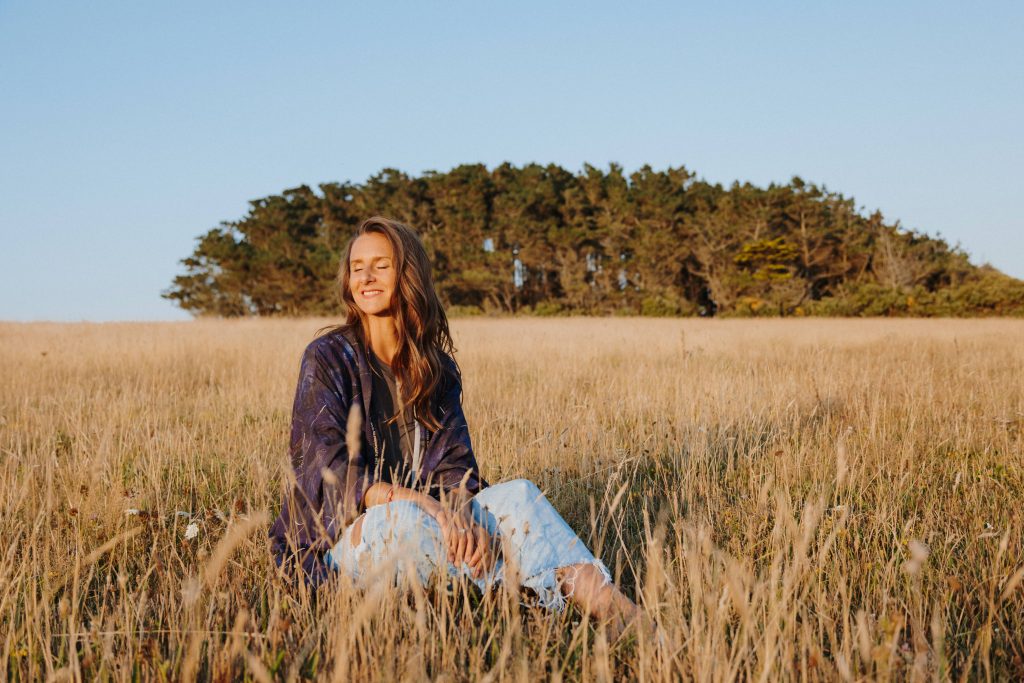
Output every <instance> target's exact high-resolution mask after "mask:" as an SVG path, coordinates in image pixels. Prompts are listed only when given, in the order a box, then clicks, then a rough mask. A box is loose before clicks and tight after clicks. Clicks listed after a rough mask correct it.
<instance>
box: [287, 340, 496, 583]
mask: <svg viewBox="0 0 1024 683" xmlns="http://www.w3.org/2000/svg"><path fill="white" fill-rule="evenodd" d="M444 358H445V362H446V366H447V367H446V368H445V373H444V378H443V380H442V381H441V382H440V383H439V385H438V389H437V392H436V394H435V396H434V400H433V405H434V406H435V410H434V415H435V417H436V418H437V419H438V421H439V422H440V424H441V427H440V429H438V430H437V431H435V432H432V433H429V436H428V438H427V441H426V446H425V449H424V451H423V456H422V461H421V465H420V470H419V485H420V486H422V487H423V489H424V490H425V491H426V492H428V493H430V495H432V496H434V497H438V496H439V495H440V492H441V490H445V491H447V490H450V489H452V488H455V487H457V486H459V484H460V483H461V482H462V481H463V479H465V481H466V487H467V488H468V489H469V490H470V491H471V492H472V493H477V492H478V491H480V490H481V489H482V488H484V487H486V486H487V482H486V481H484V480H483V478H482V477H481V476H480V469H479V467H478V466H477V462H476V458H475V457H474V455H473V446H472V444H471V443H470V439H469V427H468V426H467V424H466V416H465V415H464V414H463V412H462V396H461V395H462V383H461V380H460V378H459V376H458V370H457V367H456V365H455V362H454V361H453V360H452V359H451V358H450V357H448V356H445V357H444ZM372 388H373V381H372V376H371V374H370V366H369V364H368V362H367V357H366V351H365V349H364V347H363V345H362V343H361V342H359V341H358V339H357V338H356V335H355V332H354V331H353V330H350V329H347V328H346V329H344V330H340V331H335V332H331V333H329V334H325V335H324V336H322V337H318V338H316V339H314V340H313V341H312V342H310V344H309V345H308V346H307V347H306V350H305V352H304V353H303V356H302V365H301V367H300V369H299V383H298V388H297V389H296V391H295V404H294V406H293V409H292V430H291V448H290V451H291V463H292V468H293V470H294V474H295V480H296V485H295V486H294V487H293V488H291V490H290V491H287V492H286V493H285V496H284V502H283V504H282V506H281V515H280V516H279V517H278V518H277V520H275V521H274V524H273V525H272V526H271V527H270V538H271V545H272V548H273V552H274V559H275V561H276V562H277V564H278V566H281V567H282V568H284V569H286V570H294V569H295V568H296V565H298V566H301V569H302V572H303V574H304V576H305V579H306V581H307V582H308V583H309V584H310V585H312V586H313V587H316V586H318V585H319V584H320V583H321V582H322V581H323V580H324V579H325V578H326V577H327V575H328V571H329V569H328V567H327V566H326V564H325V563H324V553H325V552H326V551H328V550H330V549H331V547H333V545H334V544H335V543H336V542H337V539H338V538H339V537H340V535H341V532H342V531H343V530H344V528H345V526H346V524H348V523H350V522H351V521H352V520H351V517H352V516H353V515H354V514H355V513H357V512H361V511H362V510H363V495H364V494H365V493H366V491H367V489H369V488H370V486H371V485H372V484H373V483H374V481H375V479H374V477H375V472H376V469H377V468H376V465H377V462H378V459H379V457H380V444H381V434H380V428H379V420H380V419H381V416H376V415H372V414H371V411H370V406H371V402H370V399H371V392H372ZM353 401H355V402H356V405H358V406H359V407H360V408H361V410H362V414H363V416H364V419H363V426H362V434H361V435H360V436H361V438H360V452H359V457H358V458H356V459H351V458H349V453H348V448H347V446H346V439H345V428H346V423H347V421H348V415H349V408H350V406H351V405H352V402H353ZM367 415H369V418H370V419H365V417H366V416H367ZM325 470H327V471H328V472H327V473H325ZM332 475H333V476H332ZM345 511H347V514H346V512H345ZM346 516H348V517H349V519H345V517H346Z"/></svg>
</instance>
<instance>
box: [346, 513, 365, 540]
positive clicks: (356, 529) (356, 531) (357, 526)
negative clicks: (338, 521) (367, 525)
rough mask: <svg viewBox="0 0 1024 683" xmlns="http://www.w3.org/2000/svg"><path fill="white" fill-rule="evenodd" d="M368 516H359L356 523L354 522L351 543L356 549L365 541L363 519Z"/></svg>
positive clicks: (350, 536)
mask: <svg viewBox="0 0 1024 683" xmlns="http://www.w3.org/2000/svg"><path fill="white" fill-rule="evenodd" d="M365 517H366V515H359V516H358V517H356V521H354V522H352V533H351V534H350V535H349V542H350V543H351V544H352V547H353V548H355V547H356V546H357V545H359V543H360V542H362V540H363V519H364V518H365Z"/></svg>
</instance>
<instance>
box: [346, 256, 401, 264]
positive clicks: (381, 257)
mask: <svg viewBox="0 0 1024 683" xmlns="http://www.w3.org/2000/svg"><path fill="white" fill-rule="evenodd" d="M381 259H388V260H390V259H391V257H390V256H374V257H372V258H371V259H370V260H371V261H380V260H381ZM362 262H363V259H361V258H354V259H352V260H351V261H349V263H350V264H352V263H362Z"/></svg>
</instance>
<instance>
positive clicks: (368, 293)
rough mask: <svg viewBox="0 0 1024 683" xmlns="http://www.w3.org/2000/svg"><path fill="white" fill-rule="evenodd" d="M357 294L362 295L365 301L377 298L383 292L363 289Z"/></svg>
mask: <svg viewBox="0 0 1024 683" xmlns="http://www.w3.org/2000/svg"><path fill="white" fill-rule="evenodd" d="M359 293H360V294H362V295H363V296H364V297H365V298H367V299H372V298H373V297H375V296H377V295H379V294H383V293H384V290H382V289H364V290H363V291H361V292H359Z"/></svg>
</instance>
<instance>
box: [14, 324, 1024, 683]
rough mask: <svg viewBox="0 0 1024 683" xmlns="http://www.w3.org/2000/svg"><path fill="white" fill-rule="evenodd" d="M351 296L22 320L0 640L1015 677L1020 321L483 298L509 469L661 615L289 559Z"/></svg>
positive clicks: (455, 676)
mask: <svg viewBox="0 0 1024 683" xmlns="http://www.w3.org/2000/svg"><path fill="white" fill-rule="evenodd" d="M329 322H331V321H328V320H300V321H200V322H194V323H184V324H141V323H140V324H107V325H87V324H81V325H70V324H69V325H60V324H27V325H18V324H0V449H2V450H0V662H2V663H3V665H4V667H5V671H6V674H7V676H8V677H9V678H10V679H12V680H34V679H38V678H44V677H47V676H55V677H57V678H62V677H64V678H74V677H77V676H79V675H80V676H82V677H85V678H96V677H103V676H107V675H109V676H111V677H112V678H114V679H129V678H133V677H140V678H143V679H156V680H160V679H167V680H179V679H188V678H192V677H194V676H199V677H202V678H212V679H225V678H241V677H243V676H248V677H250V678H252V679H256V680H273V679H280V680H294V679H297V678H304V677H312V678H335V679H339V680H342V679H345V678H350V679H358V680H391V679H396V678H407V679H413V680H416V679H427V678H430V679H435V678H438V677H442V676H443V677H444V678H445V679H446V680H461V679H477V678H484V677H487V678H488V679H489V680H506V679H514V680H535V679H537V678H559V677H561V678H563V679H578V678H583V679H604V680H611V679H613V678H622V677H631V678H638V679H643V680H677V679H679V678H684V679H701V680H729V679H734V678H741V679H747V680H754V679H756V680H779V679H804V678H810V679H828V680H843V679H846V680H863V679H882V680H886V679H903V678H913V677H920V678H932V677H935V678H938V679H944V678H959V677H961V676H967V677H970V678H976V677H985V676H991V677H993V678H997V679H1002V678H1019V677H1022V676H1024V645H1022V640H1024V638H1022V636H1021V634H1022V633H1024V588H1022V586H1021V576H1022V573H1021V567H1022V565H1024V552H1022V551H1024V547H1022V545H1024V544H1022V536H1024V513H1022V505H1021V500H1022V493H1024V452H1022V451H1024V448H1022V432H1024V323H1022V322H1013V321H1001V320H985V321H928V320H905V321H844V320H830V321H820V320H807V321H778V320H776V321H763V322H762V321H702V320H685V321H679V320H650V319H643V320H639V319H579V318H576V319H561V320H554V319H553V320H542V319H518V320H515V319H502V320H484V319H463V320H457V321H455V322H454V332H455V336H456V344H457V346H458V347H459V353H458V359H459V361H460V363H461V365H462V368H463V373H464V377H465V396H464V401H465V409H466V413H467V416H468V419H469V421H470V427H471V433H472V437H473V442H474V446H475V448H476V452H477V457H478V459H479V461H480V462H481V465H482V467H483V470H484V475H485V477H486V478H487V479H488V480H490V481H491V482H497V481H501V480H503V479H509V478H516V477H527V478H530V479H532V480H534V481H536V482H537V483H538V484H539V485H540V486H541V487H542V488H543V489H544V490H545V491H546V492H547V494H548V496H549V498H550V499H551V500H552V502H553V503H554V505H555V507H557V508H558V509H559V511H561V512H562V514H563V516H564V517H565V518H566V519H567V520H568V521H569V523H570V524H571V525H572V526H573V527H574V528H575V529H576V530H577V531H578V532H579V533H580V535H581V536H583V537H584V539H585V540H587V541H588V543H590V544H591V545H592V547H595V548H596V549H597V551H598V552H599V554H600V555H601V556H602V557H603V558H604V559H605V561H606V562H607V563H608V565H609V567H611V568H612V570H613V572H615V573H616V574H617V575H618V577H619V580H620V582H621V584H622V585H623V586H624V587H625V589H626V591H627V592H628V593H629V594H630V595H632V596H634V597H635V598H636V599H637V600H638V601H639V602H641V604H642V605H643V606H644V607H645V609H646V610H647V611H648V613H649V614H650V615H651V616H652V617H653V618H654V619H655V620H656V621H657V622H658V623H659V625H660V627H661V631H662V633H663V641H662V642H654V641H651V640H647V639H641V640H639V641H625V642H620V643H609V642H607V640H606V639H605V638H604V634H603V632H602V631H601V630H600V629H596V630H595V629H593V628H592V627H591V626H590V625H589V624H588V623H587V622H586V621H585V620H582V619H581V618H580V616H579V615H578V614H575V613H573V612H566V613H564V614H561V615H558V614H554V615H552V614H549V613H545V612H541V611H538V610H536V609H531V608H529V607H523V606H520V604H519V601H518V599H517V596H516V595H512V594H506V593H504V592H501V591H499V592H495V593H492V594H487V595H479V594H478V593H477V592H475V590H474V589H472V588H468V587H466V586H464V585H454V586H447V585H445V584H444V583H441V582H438V583H436V584H435V585H432V586H429V587H428V589H427V590H405V591H399V590H395V589H393V588H389V587H386V586H378V587H376V588H372V589H370V590H369V591H368V592H365V593H363V592H360V591H356V590H354V589H352V588H351V587H350V586H347V585H346V584H345V582H344V581H343V580H339V581H338V583H337V585H332V586H330V587H329V588H328V589H327V590H325V591H323V592H321V593H320V594H319V595H317V596H315V597H314V596H311V595H309V594H308V593H307V592H305V591H304V590H302V589H301V588H297V587H295V586H293V585H292V584H291V583H290V582H289V581H288V580H287V578H286V577H282V576H280V575H279V574H278V573H277V571H276V569H275V567H274V565H273V562H272V560H271V558H270V555H269V550H268V543H267V540H266V528H267V525H268V522H269V520H270V519H272V518H273V516H274V515H276V513H277V510H278V505H279V502H280V493H281V486H282V483H283V481H284V474H285V471H286V470H287V468H288V462H287V434H288V428H289V421H290V412H291V401H292V398H293V392H294V389H295V380H296V376H297V371H298V363H299V358H300V355H301V352H302V349H303V347H304V346H305V344H306V343H307V342H308V341H309V340H310V339H311V337H312V335H313V333H314V331H315V330H317V329H318V328H320V327H322V326H323V325H325V324H327V323H329Z"/></svg>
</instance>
